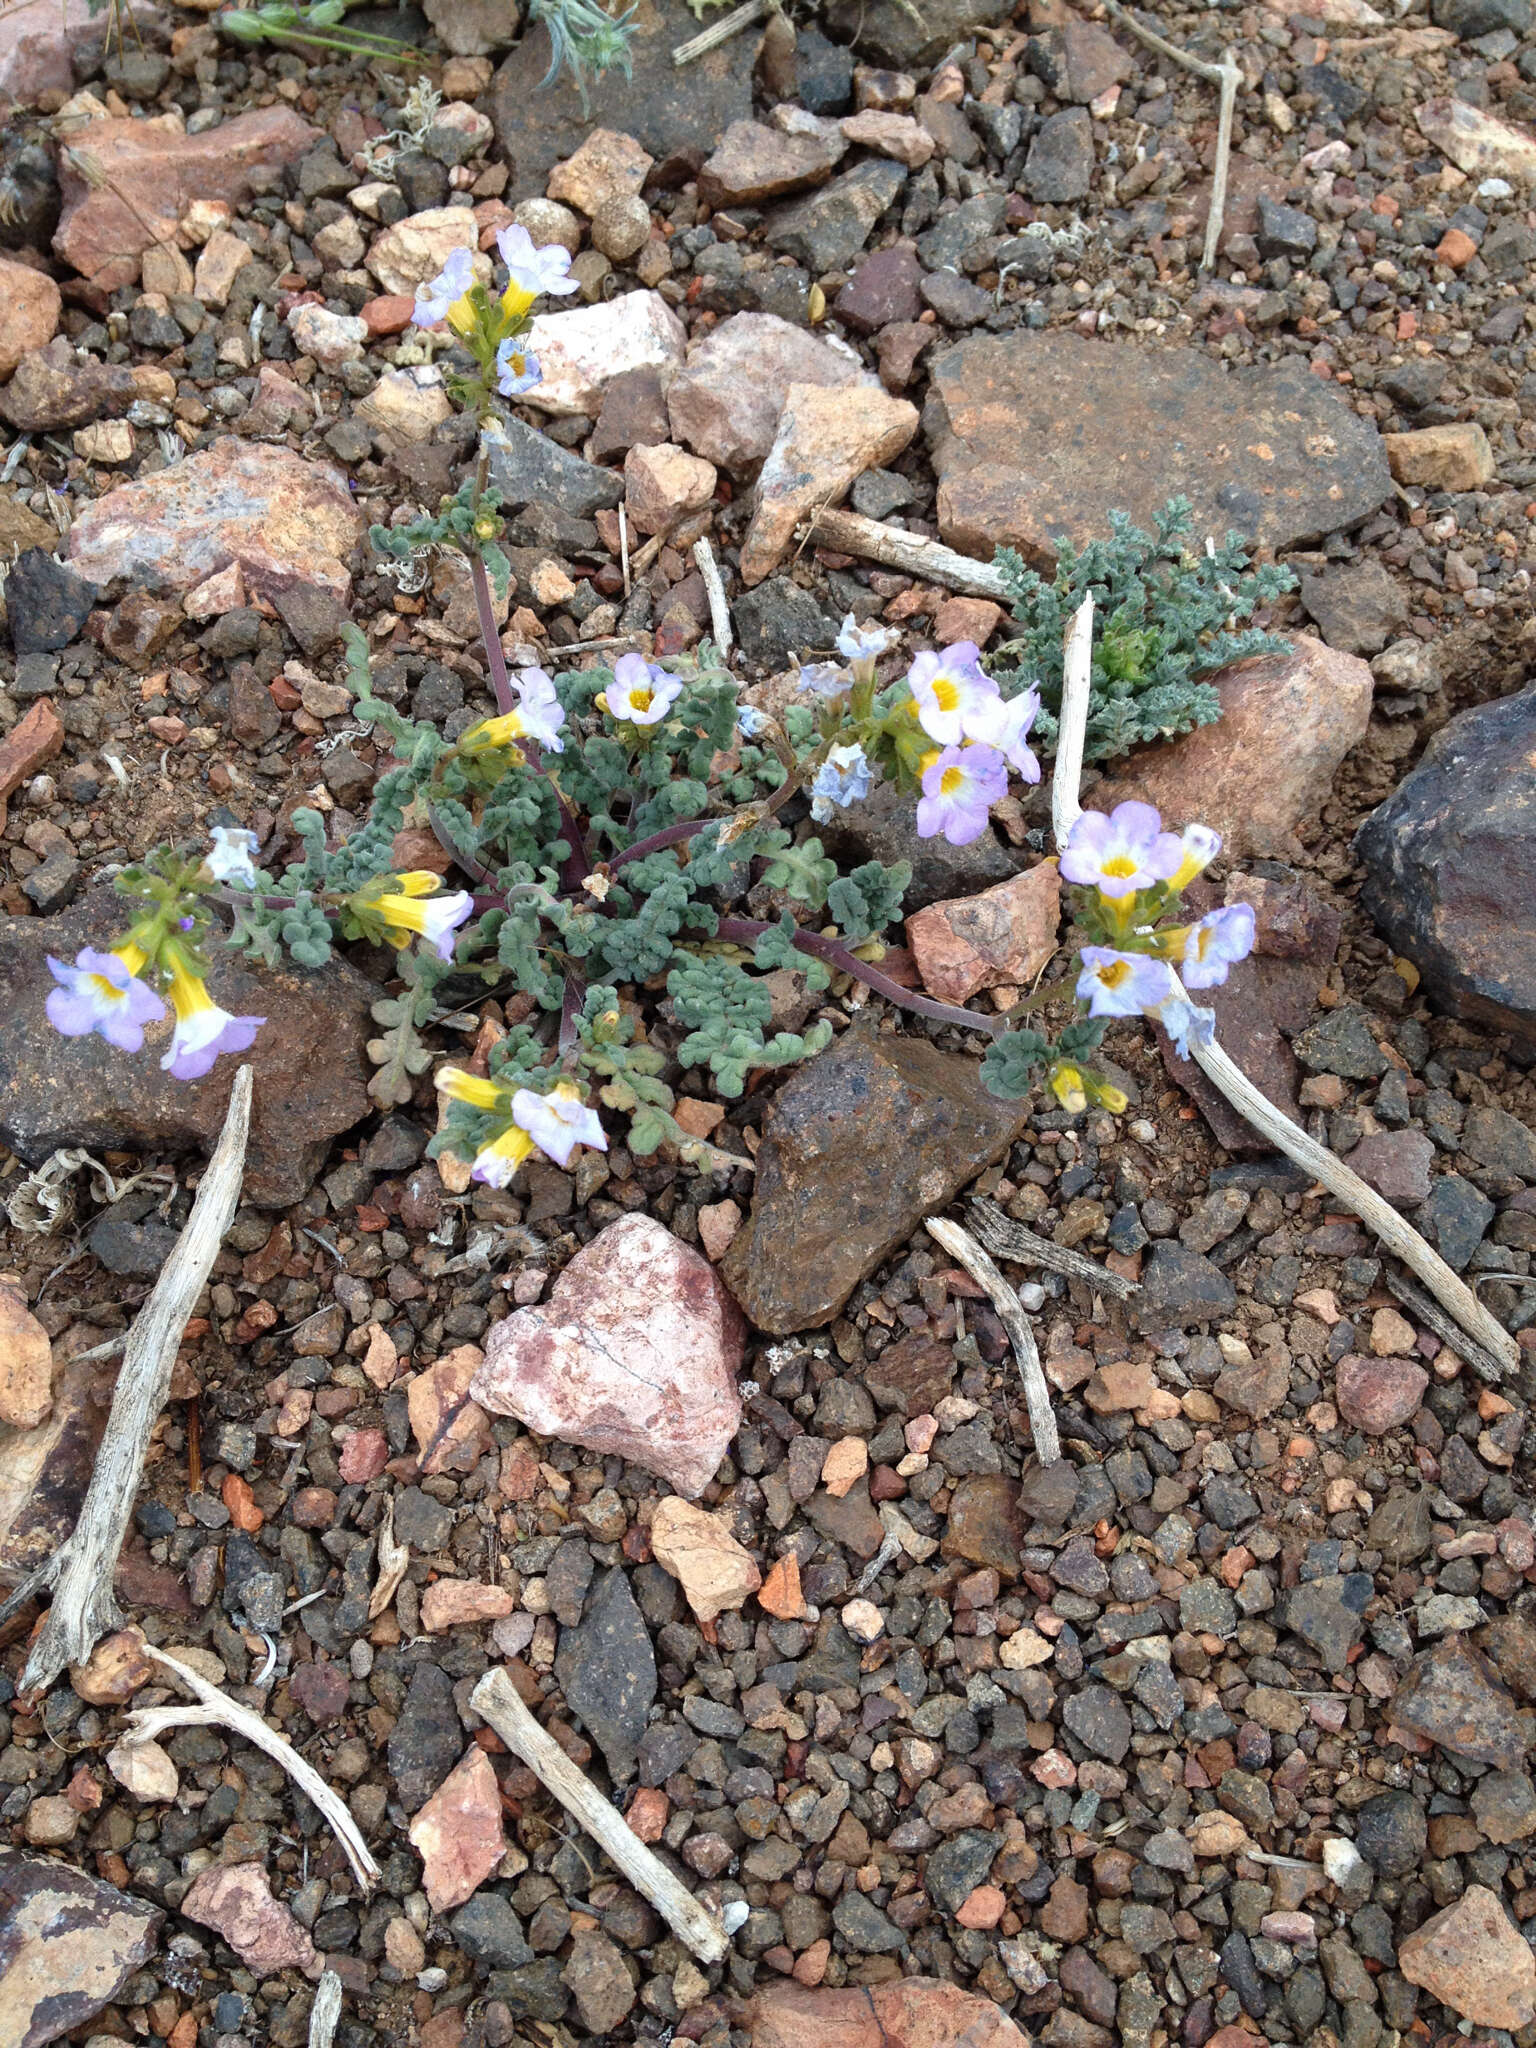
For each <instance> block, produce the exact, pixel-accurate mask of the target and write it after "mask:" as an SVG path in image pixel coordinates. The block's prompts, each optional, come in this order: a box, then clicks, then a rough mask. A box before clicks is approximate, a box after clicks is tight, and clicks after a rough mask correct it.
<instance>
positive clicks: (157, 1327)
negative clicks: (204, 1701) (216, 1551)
mask: <svg viewBox="0 0 1536 2048" xmlns="http://www.w3.org/2000/svg"><path fill="white" fill-rule="evenodd" d="M250 1118H251V1069H250V1068H249V1067H248V1066H246V1067H241V1068H240V1070H239V1072H238V1073H237V1074H236V1075H235V1081H234V1086H233V1088H232V1089H231V1090H230V1096H229V1109H228V1111H227V1112H226V1114H225V1118H224V1128H223V1130H222V1131H221V1132H220V1133H219V1142H218V1144H217V1145H216V1146H215V1147H214V1151H213V1157H212V1158H211V1159H210V1160H209V1162H208V1170H207V1172H206V1173H205V1174H204V1175H203V1178H202V1182H201V1184H200V1185H199V1187H198V1190H197V1199H196V1200H195V1201H194V1202H193V1204H192V1214H191V1215H190V1216H189V1217H188V1219H187V1227H186V1229H185V1230H184V1231H183V1232H182V1233H181V1236H180V1238H179V1239H178V1240H177V1243H176V1248H175V1250H174V1251H173V1252H172V1253H171V1255H170V1257H169V1258H168V1259H167V1260H166V1262H165V1264H164V1266H163V1267H162V1268H161V1269H160V1277H159V1279H158V1280H157V1281H156V1282H155V1285H154V1290H153V1292H152V1293H151V1294H150V1297H149V1299H148V1301H146V1302H145V1304H144V1306H143V1307H142V1308H141V1309H140V1310H139V1313H138V1315H137V1316H136V1317H135V1318H134V1321H133V1327H132V1329H130V1330H129V1332H128V1339H127V1342H126V1344H125V1345H124V1347H123V1364H122V1370H121V1371H120V1372H119V1373H118V1376H117V1389H116V1392H115V1393H114V1394H113V1396H112V1411H111V1414H110V1415H109V1416H108V1417H107V1426H106V1430H105V1432H104V1433H103V1436H102V1439H101V1448H100V1450H98V1452H97V1453H96V1464H95V1468H94V1469H93V1471H92V1473H91V1483H90V1487H89V1488H88V1490H87V1492H86V1496H85V1500H84V1503H83V1504H82V1506H81V1509H80V1519H79V1520H78V1522H76V1524H75V1527H74V1529H73V1531H72V1532H71V1533H70V1535H69V1536H68V1537H67V1538H66V1539H65V1541H64V1542H63V1543H62V1544H61V1545H60V1546H59V1548H58V1549H57V1550H56V1551H55V1552H54V1553H53V1555H52V1556H51V1557H50V1558H48V1559H47V1560H46V1562H45V1563H43V1564H42V1565H40V1566H39V1567H38V1569H37V1570H36V1571H35V1572H33V1573H32V1574H31V1575H30V1576H29V1577H28V1578H27V1579H25V1580H23V1582H22V1584H21V1585H20V1586H18V1587H17V1588H16V1591H15V1592H14V1593H12V1594H11V1596H10V1598H9V1599H8V1600H7V1601H6V1603H5V1606H4V1608H3V1609H0V1617H3V1616H4V1615H7V1614H10V1613H11V1612H13V1611H14V1610H15V1609H16V1608H18V1607H19V1606H20V1605H21V1604H22V1602H23V1601H24V1600H27V1599H30V1598H31V1596H32V1595H33V1594H34V1593H36V1592H38V1591H40V1590H41V1589H42V1588H43V1587H44V1586H53V1587H54V1588H55V1592H54V1597H53V1605H52V1606H51V1607H50V1608H49V1610H48V1615H47V1618H46V1620H45V1621H44V1623H43V1625H42V1628H41V1629H40V1630H39V1631H38V1636H37V1640H36V1642H35V1643H34V1644H33V1645H32V1652H31V1655H30V1656H29V1657H28V1658H27V1662H26V1668H25V1670H24V1671H23V1672H22V1674H21V1690H22V1691H23V1692H32V1691H34V1690H36V1689H38V1688H40V1687H45V1686H49V1685H52V1683H53V1681H54V1680H55V1679H56V1678H57V1677H58V1675H59V1673H60V1672H61V1671H62V1670H63V1669H64V1667H65V1666H66V1665H67V1664H83V1663H85V1661H86V1660H87V1658H88V1657H89V1656H90V1654H91V1652H92V1650H93V1649H94V1648H95V1647H96V1644H97V1642H98V1641H99V1640H100V1639H101V1637H102V1636H104V1635H105V1634H106V1633H107V1631H108V1630H109V1629H114V1628H118V1627H120V1626H121V1624H122V1619H123V1617H122V1613H121V1611H120V1609H119V1608H118V1604H117V1601H116V1599H115V1598H114V1597H113V1592H112V1575H113V1573H114V1572H115V1571H116V1569H117V1559H118V1553H119V1551H121V1549H122V1547H123V1536H124V1533H125V1532H126V1530H127V1527H128V1518H129V1516H130V1515H131V1514H132V1513H133V1503H134V1497H135V1495H136V1494H137V1493H138V1490H139V1479H140V1476H141V1475H142V1473H143V1470H144V1458H145V1453H146V1452H147V1451H148V1449H149V1439H150V1431H151V1430H152V1429H153V1428H154V1424H155V1418H156V1417H157V1416H158V1415H159V1413H160V1410H161V1409H162V1408H163V1407H164V1406H165V1397H166V1395H167V1393H168V1392H169V1391H170V1384H171V1369H172V1367H173V1366H174V1365H175V1363H176V1351H177V1347H178V1346H179V1345H180V1343H181V1338H182V1332H183V1331H184V1330H185V1329H186V1327H187V1319H188V1317H189V1316H190V1315H191V1313H192V1309H193V1306H194V1304H195V1303H196V1301H197V1297H198V1296H199V1294H201V1293H202V1291H203V1286H204V1283H205V1282H206V1280H207V1278H208V1274H209V1271H210V1269H211V1268H212V1265H213V1262H214V1259H215V1257H216V1256H217V1254H218V1249H219V1246H220V1244H221V1243H222V1242H223V1238H224V1233H225V1231H226V1230H228V1228H229V1226H230V1223H231V1222H232V1221H233V1219H234V1214H235V1208H236V1205H237V1204H238V1202H239V1200H240V1180H241V1175H242V1174H243V1172H244V1170H245V1140H246V1132H247V1130H248V1128H249V1126H250Z"/></svg>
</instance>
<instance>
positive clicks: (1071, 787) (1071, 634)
mask: <svg viewBox="0 0 1536 2048" xmlns="http://www.w3.org/2000/svg"><path fill="white" fill-rule="evenodd" d="M1092 686H1093V598H1092V596H1091V595H1090V596H1088V597H1085V598H1084V599H1083V601H1082V603H1081V604H1080V605H1079V606H1078V608H1077V610H1076V611H1075V612H1074V613H1073V614H1072V618H1071V621H1070V623H1069V624H1068V626H1067V636H1066V640H1065V642H1064V644H1063V647H1062V681H1061V721H1060V724H1059V725H1058V727H1057V730H1056V767H1055V771H1054V773H1053V774H1052V776H1051V830H1052V832H1053V833H1054V834H1055V836H1056V850H1057V852H1058V853H1059V852H1060V851H1061V849H1062V848H1063V847H1064V846H1065V845H1066V843H1067V834H1068V833H1069V832H1070V831H1071V830H1072V827H1073V826H1074V825H1075V824H1076V823H1077V821H1078V819H1079V817H1081V815H1082V809H1083V807H1082V805H1081V804H1080V803H1079V802H1078V797H1077V792H1078V789H1079V788H1080V786H1081V784H1082V780H1083V740H1084V735H1085V734H1086V732H1087V728H1088V698H1089V694H1090V692H1091V690H1092Z"/></svg>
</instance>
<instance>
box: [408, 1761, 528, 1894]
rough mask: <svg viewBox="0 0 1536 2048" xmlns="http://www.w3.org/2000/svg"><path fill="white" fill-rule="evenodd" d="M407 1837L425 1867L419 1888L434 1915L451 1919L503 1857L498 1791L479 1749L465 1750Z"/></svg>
mask: <svg viewBox="0 0 1536 2048" xmlns="http://www.w3.org/2000/svg"><path fill="white" fill-rule="evenodd" d="M409 1832H410V1838H411V1846H412V1848H413V1849H415V1850H416V1852H417V1853H418V1855H419V1856H420V1857H421V1860H422V1862H423V1864H424V1865H425V1866H426V1871H425V1875H424V1877H423V1880H422V1883H423V1886H424V1889H425V1891H426V1894H427V1902H428V1904H429V1905H430V1906H431V1908H432V1910H433V1912H434V1913H451V1912H452V1911H453V1909H454V1907H455V1906H462V1905H463V1903H464V1901H465V1900H466V1899H467V1898H469V1897H470V1896H471V1895H472V1894H473V1893H474V1892H476V1891H477V1890H478V1889H479V1888H480V1886H481V1885H482V1884H484V1883H485V1880H486V1879H487V1878H488V1877H489V1876H490V1874H491V1872H492V1871H493V1870H494V1869H495V1868H496V1866H497V1864H498V1863H500V1861H501V1859H502V1857H503V1856H505V1855H506V1853H507V1839H506V1836H505V1835H504V1834H503V1832H502V1825H501V1787H500V1786H499V1785H498V1784H497V1782H496V1773H495V1771H494V1770H493V1769H492V1767H491V1760H490V1758H489V1757H488V1756H487V1755H486V1753H485V1751H484V1750H483V1749H481V1748H480V1746H479V1744H478V1743H471V1745H470V1746H469V1748H468V1749H467V1750H465V1752H464V1755H463V1757H462V1759H461V1760H460V1761H459V1762H458V1763H457V1764H455V1766H454V1767H453V1769H452V1770H451V1771H450V1772H449V1773H448V1775H447V1777H446V1778H444V1780H443V1782H442V1784H441V1785H439V1786H438V1788H437V1790H436V1791H435V1792H434V1793H433V1794H432V1797H431V1798H430V1799H429V1800H428V1801H427V1803H426V1805H425V1806H424V1807H422V1809H421V1811H420V1812H419V1813H418V1814H417V1815H416V1818H415V1819H414V1820H413V1821H412V1822H411V1825H410V1831H409Z"/></svg>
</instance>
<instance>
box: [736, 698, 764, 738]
mask: <svg viewBox="0 0 1536 2048" xmlns="http://www.w3.org/2000/svg"><path fill="white" fill-rule="evenodd" d="M736 730H737V731H738V732H739V733H740V734H741V736H742V738H743V739H744V740H755V739H761V737H762V736H763V734H764V733H765V732H766V731H767V730H768V720H767V718H766V716H765V715H764V714H763V713H762V712H761V711H759V710H758V708H757V706H756V705H755V704H738V705H737V706H736Z"/></svg>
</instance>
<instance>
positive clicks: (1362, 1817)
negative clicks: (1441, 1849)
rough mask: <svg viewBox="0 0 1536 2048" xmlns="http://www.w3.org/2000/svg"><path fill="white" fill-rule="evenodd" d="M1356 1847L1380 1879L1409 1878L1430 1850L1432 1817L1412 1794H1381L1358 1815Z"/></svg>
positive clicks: (1371, 1800)
mask: <svg viewBox="0 0 1536 2048" xmlns="http://www.w3.org/2000/svg"><path fill="white" fill-rule="evenodd" d="M1355 1847H1356V1848H1357V1849H1358V1850H1359V1851H1360V1854H1361V1855H1362V1856H1363V1857H1364V1858H1365V1860H1366V1862H1367V1863H1369V1864H1370V1866H1371V1868H1372V1869H1373V1870H1374V1871H1376V1872H1377V1873H1378V1874H1379V1875H1380V1876H1382V1877H1406V1876H1407V1875H1408V1873H1409V1871H1410V1870H1417V1869H1418V1867H1419V1864H1420V1862H1421V1861H1422V1860H1423V1856H1424V1852H1425V1850H1426V1849H1427V1848H1428V1847H1429V1817H1428V1815H1427V1814H1426V1813H1425V1811H1424V1808H1423V1807H1422V1806H1421V1805H1420V1803H1419V1801H1418V1800H1417V1799H1415V1798H1414V1796H1413V1794H1412V1793H1411V1792H1378V1793H1377V1795H1376V1797H1375V1798H1374V1799H1367V1801H1366V1802H1365V1804H1364V1806H1362V1807H1361V1809H1360V1811H1359V1813H1358V1814H1357V1815H1356V1816H1355Z"/></svg>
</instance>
